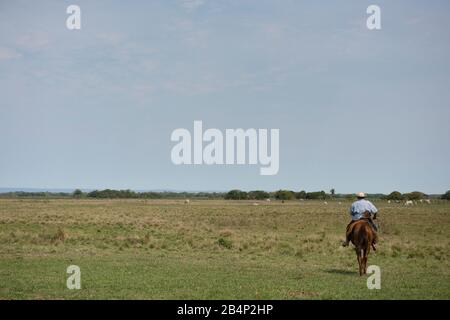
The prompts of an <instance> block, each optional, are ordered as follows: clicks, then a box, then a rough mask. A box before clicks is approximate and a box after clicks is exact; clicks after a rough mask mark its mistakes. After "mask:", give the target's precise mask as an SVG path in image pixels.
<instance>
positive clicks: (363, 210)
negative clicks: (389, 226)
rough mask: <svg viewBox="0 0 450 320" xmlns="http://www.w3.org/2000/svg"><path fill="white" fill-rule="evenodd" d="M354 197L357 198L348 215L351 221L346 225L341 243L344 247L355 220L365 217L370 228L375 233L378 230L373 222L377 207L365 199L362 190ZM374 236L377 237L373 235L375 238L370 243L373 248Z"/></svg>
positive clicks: (347, 242) (348, 239)
mask: <svg viewBox="0 0 450 320" xmlns="http://www.w3.org/2000/svg"><path fill="white" fill-rule="evenodd" d="M356 197H357V198H358V200H356V201H355V202H353V204H352V206H351V207H350V215H351V217H352V221H351V222H350V223H349V224H348V226H347V232H346V239H345V241H344V243H342V245H343V246H344V247H346V246H348V244H349V242H350V236H351V234H352V231H353V224H354V223H355V221H358V220H361V219H365V220H366V221H367V222H368V223H369V225H370V226H371V227H372V229H373V230H374V231H375V235H376V232H377V231H378V228H377V226H376V224H375V223H374V222H373V219H376V216H377V212H378V209H377V208H375V206H374V205H373V204H372V202H370V201H369V200H366V199H365V198H366V195H365V194H364V192H358V193H357V194H356ZM376 238H377V237H376V236H375V239H374V241H373V243H372V247H373V249H374V250H376V248H375V243H376V240H377V239H376Z"/></svg>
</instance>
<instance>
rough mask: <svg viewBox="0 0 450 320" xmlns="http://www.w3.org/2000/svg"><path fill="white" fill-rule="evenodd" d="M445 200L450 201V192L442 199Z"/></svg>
mask: <svg viewBox="0 0 450 320" xmlns="http://www.w3.org/2000/svg"><path fill="white" fill-rule="evenodd" d="M441 199H443V200H450V190H448V191H447V192H446V193H444V194H443V195H442V197H441Z"/></svg>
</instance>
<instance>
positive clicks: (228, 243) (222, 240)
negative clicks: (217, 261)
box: [217, 238, 233, 249]
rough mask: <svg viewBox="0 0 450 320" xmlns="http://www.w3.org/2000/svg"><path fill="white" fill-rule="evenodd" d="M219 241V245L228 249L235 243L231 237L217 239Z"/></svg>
mask: <svg viewBox="0 0 450 320" xmlns="http://www.w3.org/2000/svg"><path fill="white" fill-rule="evenodd" d="M217 243H218V244H219V246H221V247H224V248H226V249H231V248H232V247H233V243H232V242H231V240H229V239H225V238H219V240H217Z"/></svg>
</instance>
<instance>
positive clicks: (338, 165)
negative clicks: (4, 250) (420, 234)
mask: <svg viewBox="0 0 450 320" xmlns="http://www.w3.org/2000/svg"><path fill="white" fill-rule="evenodd" d="M71 4H76V5H78V6H79V7H80V8H81V29H80V30H69V29H67V27H66V19H67V18H68V17H69V14H67V13H66V8H67V7H68V6H69V5H71ZM371 4H377V5H378V6H379V7H380V8H381V30H369V29H368V28H367V27H366V19H367V18H368V16H369V15H368V14H367V13H366V9H367V7H368V6H369V5H371ZM449 57H450V3H449V2H448V1H406V0H405V1H401V0H399V1H375V0H372V1H362V0H351V1H347V0H346V1H344V0H340V1H313V0H305V1H293V0H292V1H289V0H282V1H275V0H274V1H268V0H229V1H224V0H216V1H213V0H172V1H170V0H169V1H168V0H164V1H113V0H111V1H99V0H96V1H81V0H80V1H79V0H71V1H43V0H42V1H20V0H19V1H12V0H11V1H5V0H0V137H1V139H0V187H3V188H6V187H9V188H21V187H27V188H86V189H103V188H114V189H134V190H152V189H173V190H187V191H192V190H217V191H219V190H220V191H223V190H230V189H234V188H238V189H243V190H255V189H262V190H277V189H292V190H296V191H298V190H307V191H315V190H325V191H329V190H330V189H331V188H334V189H335V190H336V192H337V193H349V192H357V191H365V192H369V193H376V192H383V193H387V192H391V191H393V190H399V191H401V192H409V191H414V190H420V191H423V192H426V193H443V192H445V191H446V190H448V189H450V170H448V164H449V163H450V148H449V142H448V141H449V137H450V126H449V120H450V90H449V89H450V59H449ZM195 120H201V121H202V122H203V126H204V128H205V129H207V128H217V129H219V130H221V131H222V132H225V130H226V129H235V128H243V129H248V128H256V129H260V128H264V129H269V130H270V129H279V132H280V142H279V147H280V150H279V158H280V167H279V171H278V173H277V174H276V175H271V176H262V175H260V171H259V170H260V166H259V165H209V166H208V165H178V166H177V165H175V164H174V163H172V161H171V150H172V148H173V147H174V145H175V143H174V142H173V141H171V140H170V137H171V133H172V132H173V131H174V130H175V129H177V128H186V129H188V130H190V131H191V132H193V124H194V121H195Z"/></svg>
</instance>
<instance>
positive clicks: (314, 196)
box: [306, 191, 327, 200]
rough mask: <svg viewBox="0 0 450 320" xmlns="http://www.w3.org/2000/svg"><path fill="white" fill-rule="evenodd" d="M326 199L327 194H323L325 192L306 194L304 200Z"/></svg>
mask: <svg viewBox="0 0 450 320" xmlns="http://www.w3.org/2000/svg"><path fill="white" fill-rule="evenodd" d="M326 198H327V194H326V193H325V191H315V192H308V193H307V194H306V199H311V200H325V199H326Z"/></svg>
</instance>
